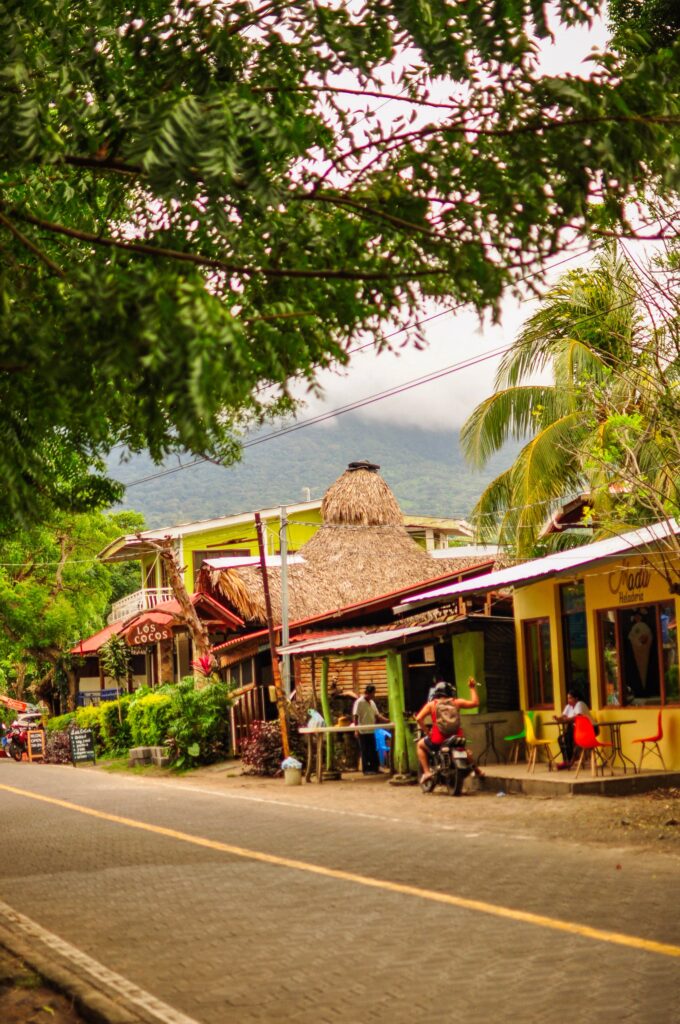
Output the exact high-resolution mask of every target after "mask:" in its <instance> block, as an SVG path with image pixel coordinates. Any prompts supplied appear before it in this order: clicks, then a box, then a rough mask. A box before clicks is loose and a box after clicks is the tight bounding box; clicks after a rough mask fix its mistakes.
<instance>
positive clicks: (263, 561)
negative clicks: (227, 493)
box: [255, 512, 290, 757]
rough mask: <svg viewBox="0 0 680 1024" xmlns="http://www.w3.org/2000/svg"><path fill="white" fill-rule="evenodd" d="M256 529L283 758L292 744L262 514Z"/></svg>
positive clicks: (256, 514) (258, 518)
mask: <svg viewBox="0 0 680 1024" xmlns="http://www.w3.org/2000/svg"><path fill="white" fill-rule="evenodd" d="M255 528H256V529H257V546H258V549H259V552H260V569H261V570H262V586H263V589H264V603H265V608H266V611H267V629H268V631H269V650H270V652H271V656H272V680H273V682H274V693H275V694H276V706H277V708H278V711H279V725H280V727H281V746H282V747H283V756H284V757H288V755H289V754H290V742H289V740H288V718H287V717H286V702H285V697H284V693H283V687H282V686H281V674H280V672H279V659H278V657H277V654H276V637H275V635H274V620H273V618H272V601H271V596H270V594H269V577H268V576H267V555H266V552H265V546H264V531H263V529H262V520H261V518H260V513H259V512H256V513H255Z"/></svg>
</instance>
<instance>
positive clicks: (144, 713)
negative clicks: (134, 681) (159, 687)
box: [127, 693, 172, 747]
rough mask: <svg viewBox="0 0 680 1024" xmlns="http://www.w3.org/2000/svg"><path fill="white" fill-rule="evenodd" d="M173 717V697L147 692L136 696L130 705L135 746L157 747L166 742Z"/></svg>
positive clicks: (129, 715) (131, 727) (132, 736)
mask: <svg viewBox="0 0 680 1024" xmlns="http://www.w3.org/2000/svg"><path fill="white" fill-rule="evenodd" d="M171 718H172V697H171V696H169V694H167V693H147V694H145V695H144V696H141V697H135V699H134V700H133V701H131V703H130V705H129V707H128V717H127V720H128V724H129V726H130V736H131V740H132V746H133V747H156V746H160V745H161V744H163V743H165V740H166V739H167V735H168V726H169V724H170V720H171Z"/></svg>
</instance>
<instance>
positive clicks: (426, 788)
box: [418, 768, 437, 793]
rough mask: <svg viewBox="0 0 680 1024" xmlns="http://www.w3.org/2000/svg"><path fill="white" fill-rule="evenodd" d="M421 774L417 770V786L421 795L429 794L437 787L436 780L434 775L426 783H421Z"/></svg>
mask: <svg viewBox="0 0 680 1024" xmlns="http://www.w3.org/2000/svg"><path fill="white" fill-rule="evenodd" d="M422 776H423V773H422V771H421V770H420V768H419V769H418V785H419V786H420V788H421V789H422V791H423V793H431V792H432V790H433V789H434V787H435V786H436V785H437V779H436V776H435V775H432V776H431V777H430V778H429V779H428V780H427V781H426V782H423V781H422Z"/></svg>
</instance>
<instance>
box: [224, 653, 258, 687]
mask: <svg viewBox="0 0 680 1024" xmlns="http://www.w3.org/2000/svg"><path fill="white" fill-rule="evenodd" d="M226 677H227V678H226V681H227V682H228V683H231V685H232V686H235V687H237V688H238V687H240V686H247V685H248V684H249V683H252V682H253V659H252V658H246V659H245V661H239V662H236V664H235V665H230V666H229V668H228V669H227V670H226Z"/></svg>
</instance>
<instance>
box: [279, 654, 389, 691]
mask: <svg viewBox="0 0 680 1024" xmlns="http://www.w3.org/2000/svg"><path fill="white" fill-rule="evenodd" d="M321 661H322V658H321V656H320V655H310V656H308V657H306V658H304V657H297V658H295V659H294V673H295V676H294V678H295V688H296V690H297V691H298V694H299V695H300V696H301V697H302V698H303V700H308V701H310V702H311V701H312V700H313V699H314V697H313V687H312V679H314V688H315V689H316V697H317V699H318V696H319V685H320V682H321ZM369 683H372V684H373V685H374V686H375V689H376V696H377V697H387V663H386V659H385V658H365V659H361V660H357V661H346V660H343V659H342V658H339V657H334V656H332V655H331V656H330V657H329V659H328V686H329V689H330V690H331V692H332V691H333V689H338V690H340V691H341V692H347V691H348V690H349V691H351V692H352V693H355V694H356V695H357V697H358V696H359V695H360V694H361V693H363V692H364V688H365V687H366V686H368V684H369Z"/></svg>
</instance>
